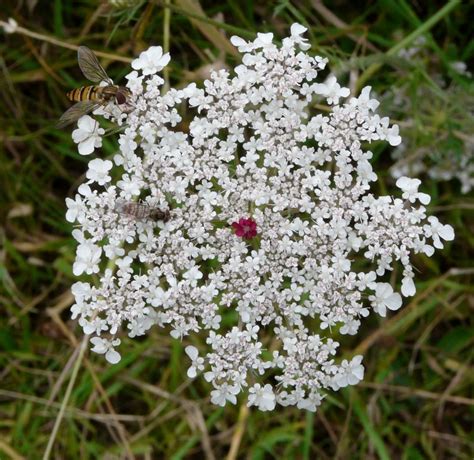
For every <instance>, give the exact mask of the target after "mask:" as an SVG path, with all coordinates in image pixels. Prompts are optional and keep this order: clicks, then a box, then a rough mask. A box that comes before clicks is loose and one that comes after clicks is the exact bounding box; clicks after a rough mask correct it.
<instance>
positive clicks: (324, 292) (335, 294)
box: [66, 24, 454, 411]
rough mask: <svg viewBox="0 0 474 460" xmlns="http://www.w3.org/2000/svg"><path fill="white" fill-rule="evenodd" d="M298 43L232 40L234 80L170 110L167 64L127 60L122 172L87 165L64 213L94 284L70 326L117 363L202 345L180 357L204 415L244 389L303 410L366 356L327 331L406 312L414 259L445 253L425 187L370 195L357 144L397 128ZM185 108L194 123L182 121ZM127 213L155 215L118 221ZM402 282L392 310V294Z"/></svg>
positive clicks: (252, 396)
mask: <svg viewBox="0 0 474 460" xmlns="http://www.w3.org/2000/svg"><path fill="white" fill-rule="evenodd" d="M304 32H305V28H304V27H303V26H301V25H299V24H294V25H293V26H292V27H291V35H290V36H289V37H287V38H285V39H284V40H283V42H282V45H281V46H277V45H275V44H274V43H273V36H272V34H258V36H257V38H256V39H255V40H254V41H253V42H247V41H244V40H243V39H241V38H238V37H233V39H232V43H233V44H234V45H235V46H237V48H238V49H239V50H240V51H241V52H242V53H243V58H242V64H241V65H239V66H237V67H236V68H235V72H234V73H233V74H230V73H229V72H228V71H226V70H220V71H217V72H214V73H212V76H211V78H210V79H209V80H207V81H205V82H204V87H202V88H199V87H198V86H197V85H195V84H190V85H189V86H187V87H186V88H184V89H182V90H175V89H171V90H169V91H168V92H167V93H166V94H164V95H161V94H160V90H161V86H162V84H163V80H162V79H161V78H160V77H159V76H158V75H157V74H156V72H157V71H159V70H161V68H162V66H163V65H166V64H167V62H168V60H169V57H168V56H167V55H164V56H163V55H162V51H161V49H159V50H157V49H156V48H150V50H148V51H146V52H144V53H142V55H141V56H140V58H139V59H138V60H137V61H135V62H134V63H132V67H133V68H134V69H136V70H135V71H133V72H132V73H130V74H129V75H128V76H127V79H128V88H129V89H130V90H131V92H132V93H133V97H132V101H131V105H132V106H133V109H132V110H130V111H129V112H128V113H127V114H126V116H125V117H120V119H119V120H118V121H119V123H123V122H125V123H126V125H125V126H124V131H123V133H122V134H120V137H119V139H118V143H119V146H120V150H119V152H118V153H117V154H116V155H115V156H114V158H113V161H114V164H115V165H113V164H112V162H111V161H110V160H100V159H95V160H92V161H91V162H90V163H89V171H88V173H87V179H88V180H87V182H86V183H85V184H83V185H81V186H80V187H79V190H78V194H77V195H76V197H75V199H74V200H72V199H68V200H67V206H68V212H67V215H66V218H67V220H68V221H70V222H74V223H76V224H77V225H78V227H77V228H76V229H75V230H74V232H73V235H74V237H75V239H76V240H77V242H78V247H77V257H76V261H75V263H74V267H73V269H74V273H75V274H76V275H81V274H87V275H91V274H95V278H97V280H98V282H97V283H95V284H92V282H84V281H81V282H77V283H75V284H74V285H73V288H72V291H73V294H74V296H75V299H76V302H75V304H74V306H73V307H72V312H73V317H74V318H75V317H77V318H78V319H79V323H80V325H81V326H82V327H83V329H84V332H85V333H86V334H91V335H92V336H93V338H92V339H91V341H92V343H93V345H94V348H93V351H96V352H98V353H101V354H105V357H106V359H107V360H108V361H110V362H112V363H113V362H117V361H118V360H119V359H120V355H119V353H118V352H117V351H116V348H117V346H118V345H119V343H120V339H119V338H118V336H119V332H120V331H121V330H123V329H125V328H126V329H128V335H129V336H130V337H135V336H139V335H143V334H145V333H146V331H147V330H149V329H150V328H151V327H152V326H153V325H158V326H160V327H162V328H165V329H166V330H168V331H169V333H170V334H171V336H172V337H174V338H176V339H182V338H184V337H187V336H189V335H191V334H193V333H200V334H201V335H204V336H205V337H206V344H207V349H206V350H198V348H196V347H195V346H192V345H189V346H187V347H186V349H185V351H186V354H187V355H188V357H189V358H190V362H191V365H190V367H189V370H188V376H189V377H191V378H194V377H196V376H197V375H198V374H200V373H202V374H203V376H204V378H205V379H206V380H207V381H208V382H210V384H211V385H212V387H213V389H212V391H211V400H212V402H213V403H215V404H218V405H222V406H223V405H225V404H226V403H227V402H230V403H232V404H235V403H236V401H237V395H238V394H239V393H241V392H242V391H245V392H246V393H247V394H248V402H247V404H248V405H249V406H256V407H258V408H259V409H261V410H273V409H274V408H275V407H276V405H277V404H279V405H283V406H288V405H295V406H297V407H299V408H303V409H307V410H311V411H314V410H316V408H317V406H318V405H320V404H321V401H322V399H323V398H324V396H325V394H326V393H327V392H328V391H330V390H338V389H339V388H342V387H346V386H348V385H354V384H356V383H357V382H359V381H360V380H361V379H362V378H363V375H364V367H363V365H362V356H360V355H357V356H354V357H353V358H352V359H349V360H342V361H340V360H337V358H336V353H337V350H338V347H339V343H338V342H336V341H335V340H333V339H332V338H331V332H332V333H334V332H336V331H338V332H339V333H341V334H355V333H356V332H357V331H358V329H359V326H360V324H361V320H362V318H365V317H367V316H368V315H369V314H370V313H371V312H372V311H373V312H375V313H378V314H379V315H381V316H385V315H386V314H387V309H388V310H397V309H398V308H400V307H401V305H402V295H403V296H411V295H414V293H415V284H414V282H413V277H414V272H413V267H412V265H411V263H410V256H411V255H412V254H417V253H424V254H427V255H428V256H430V255H431V254H433V252H434V248H440V247H442V246H443V243H442V240H443V239H444V240H452V239H453V238H454V233H453V230H452V228H451V227H450V226H449V225H443V224H441V223H440V222H439V221H438V220H437V219H436V218H435V217H430V218H428V219H427V217H426V209H425V208H424V206H423V204H427V203H428V202H429V196H427V195H426V194H424V193H421V192H419V191H418V187H419V185H420V182H419V181H417V180H413V179H409V178H404V179H400V180H399V182H398V183H397V185H398V186H399V188H400V189H401V194H402V195H401V198H397V197H392V196H376V195H374V194H373V193H372V192H371V183H374V182H376V181H377V175H376V174H375V173H374V171H373V169H372V165H371V162H370V160H371V158H372V153H371V152H370V151H369V150H366V149H364V148H363V143H364V145H365V144H369V143H371V142H373V141H388V142H389V144H390V145H393V146H395V145H398V144H400V142H401V138H400V136H399V134H398V127H397V126H396V125H394V126H392V125H390V124H389V120H388V118H381V117H380V116H379V115H377V114H376V113H375V110H376V108H377V106H378V102H377V101H376V100H375V99H372V98H371V97H370V87H366V88H364V89H363V90H362V92H361V94H360V95H359V96H358V97H350V98H349V99H347V98H348V97H349V90H348V89H347V88H344V87H342V86H341V85H340V84H339V83H338V82H337V80H336V78H335V77H333V76H331V75H329V76H328V77H327V78H325V79H321V78H318V76H319V74H320V73H323V72H324V71H325V67H326V63H327V61H326V59H324V58H321V57H318V56H315V57H312V56H310V55H309V54H307V53H306V52H305V51H306V50H307V49H308V48H309V45H308V43H307V40H306V39H305V38H304V37H303V33H304ZM183 103H186V104H187V105H188V107H189V110H188V116H189V117H191V115H192V117H191V119H190V120H187V122H188V123H183V124H181V123H180V122H181V121H182V116H183V115H182V114H181V112H180V111H178V108H180V107H182V106H183V105H184V104H183ZM315 104H318V105H319V106H320V105H323V104H326V105H328V108H329V109H330V110H328V111H327V112H324V113H318V112H317V111H315V109H314V105H315ZM80 123H81V122H80ZM183 125H185V126H189V128H188V129H187V130H186V131H185V130H183V129H182V126H183ZM88 126H89V125H88ZM89 128H90V130H92V131H91V132H93V134H91V136H92V137H93V138H94V139H95V137H96V136H97V135H98V132H97V131H96V130H95V127H92V125H90V126H89ZM81 138H82V137H81ZM89 145H90V146H92V145H94V146H95V145H97V144H96V141H95V140H94V142H92V140H90V141H88V146H89ZM88 150H89V149H88ZM112 177H114V179H112ZM138 200H140V203H139V204H140V210H143V209H150V212H149V213H147V212H141V213H140V215H138V213H137V215H133V213H132V212H130V213H129V214H127V215H125V214H124V213H123V211H122V210H123V209H124V206H117V203H118V202H120V203H123V202H124V201H125V202H129V208H132V206H133V203H135V202H137V201H138ZM137 204H138V203H137ZM154 209H160V210H161V211H162V212H163V213H164V212H168V213H169V219H167V220H166V221H165V220H162V219H159V218H152V216H153V215H154V214H153V213H152V212H151V211H152V210H154ZM395 268H397V271H398V272H400V273H401V274H402V283H401V294H402V295H401V294H400V293H398V292H396V291H395V290H394V289H393V287H392V285H391V284H389V283H388V279H389V278H390V276H389V275H390V272H391V271H392V270H394V269H395ZM399 268H401V270H400V269H399ZM224 320H225V321H224ZM232 321H233V322H234V323H233V324H231V326H227V325H228V324H229V323H232Z"/></svg>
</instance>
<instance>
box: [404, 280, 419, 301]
mask: <svg viewBox="0 0 474 460" xmlns="http://www.w3.org/2000/svg"><path fill="white" fill-rule="evenodd" d="M415 294H416V287H415V283H414V282H413V278H410V277H409V276H406V277H405V278H403V280H402V295H403V296H404V297H411V296H414V295H415Z"/></svg>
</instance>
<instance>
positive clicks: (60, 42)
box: [0, 21, 132, 64]
mask: <svg viewBox="0 0 474 460" xmlns="http://www.w3.org/2000/svg"><path fill="white" fill-rule="evenodd" d="M7 25H8V24H7V23H6V22H5V21H0V27H5V26H7ZM13 33H15V34H20V35H26V36H27V37H31V38H34V39H35V40H40V41H42V42H47V43H51V44H52V45H56V46H60V47H61V48H67V49H70V50H75V51H77V50H78V49H79V46H78V45H73V44H72V43H69V42H66V41H64V40H58V39H57V38H54V37H50V36H49V35H43V34H39V33H37V32H33V31H32V30H29V29H26V28H24V27H20V26H18V27H17V28H16V29H15V32H13ZM94 54H95V55H96V56H99V57H102V58H105V59H110V60H112V61H120V62H126V63H127V64H130V62H132V59H131V58H127V57H125V56H119V55H118V54H111V53H104V52H103V51H96V50H94Z"/></svg>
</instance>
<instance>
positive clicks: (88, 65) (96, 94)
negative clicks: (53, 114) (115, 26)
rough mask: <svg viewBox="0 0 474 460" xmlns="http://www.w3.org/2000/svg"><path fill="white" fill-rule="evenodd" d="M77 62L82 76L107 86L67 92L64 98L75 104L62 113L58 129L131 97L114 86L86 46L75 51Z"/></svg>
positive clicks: (91, 86) (124, 101)
mask: <svg viewBox="0 0 474 460" xmlns="http://www.w3.org/2000/svg"><path fill="white" fill-rule="evenodd" d="M77 62H78V63H79V67H80V69H81V71H82V73H83V74H84V76H85V77H86V78H87V79H89V80H90V81H93V82H94V83H101V82H106V83H107V85H105V86H99V85H90V86H83V87H81V88H76V89H73V90H72V91H69V92H68V93H67V94H66V96H67V98H68V99H69V100H70V101H73V102H76V103H75V104H74V105H73V106H72V107H70V108H69V109H68V110H66V112H64V113H63V114H62V116H61V118H60V119H59V121H58V123H57V125H56V126H57V127H58V128H64V127H65V126H67V125H69V124H71V123H74V122H75V121H77V120H78V119H79V118H81V117H82V116H83V115H86V114H88V113H90V112H92V111H93V110H95V109H97V108H98V107H100V106H104V105H106V104H107V103H109V102H115V103H116V104H118V105H123V104H125V103H126V102H127V100H128V99H129V98H130V96H131V92H130V90H129V89H128V88H125V87H124V86H118V85H114V82H113V81H112V80H111V79H110V77H109V76H108V75H107V72H106V71H105V70H104V68H103V67H102V66H101V65H100V63H99V61H98V59H97V56H96V55H95V54H94V53H93V51H92V50H90V49H89V48H88V47H87V46H80V47H79V49H78V50H77Z"/></svg>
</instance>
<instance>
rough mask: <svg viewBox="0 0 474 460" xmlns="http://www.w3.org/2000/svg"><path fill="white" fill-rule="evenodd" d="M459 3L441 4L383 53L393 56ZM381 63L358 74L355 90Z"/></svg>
mask: <svg viewBox="0 0 474 460" xmlns="http://www.w3.org/2000/svg"><path fill="white" fill-rule="evenodd" d="M460 3H461V0H451V1H449V2H448V3H446V5H444V6H443V8H441V9H440V10H439V11H438V12H437V13H435V14H434V15H433V16H431V18H429V19H428V20H427V21H425V22H424V23H423V24H421V26H420V27H418V28H417V29H415V30H414V31H413V32H412V33H411V34H410V35H408V36H406V37H405V38H404V39H403V40H401V41H400V42H398V43H397V44H396V45H395V46H393V47H392V48H390V49H389V50H388V51H387V52H386V53H385V54H386V55H387V56H394V55H396V54H397V53H398V52H399V51H400V50H401V49H403V48H405V47H406V46H408V45H409V44H410V43H412V42H413V41H414V40H415V39H416V38H418V37H419V36H420V35H423V34H424V33H426V32H427V31H428V30H430V29H431V28H432V27H433V26H434V25H435V24H436V23H437V22H439V21H441V19H443V18H444V17H445V16H447V15H448V14H449V13H450V12H451V10H453V9H454V8H455V7H456V6H458V5H459V4H460ZM382 65H383V64H382V63H375V64H372V65H371V66H370V67H368V68H367V70H366V71H365V72H364V73H363V74H362V75H361V76H360V78H359V80H358V82H357V91H360V90H361V89H362V87H363V86H364V84H365V82H366V81H367V80H368V79H369V78H370V77H371V76H372V75H373V74H374V73H375V72H377V71H378V70H379V69H380V68H381V67H382Z"/></svg>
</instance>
